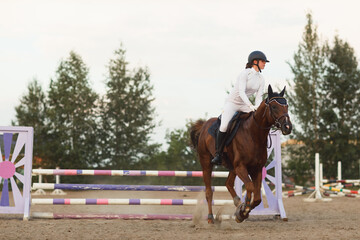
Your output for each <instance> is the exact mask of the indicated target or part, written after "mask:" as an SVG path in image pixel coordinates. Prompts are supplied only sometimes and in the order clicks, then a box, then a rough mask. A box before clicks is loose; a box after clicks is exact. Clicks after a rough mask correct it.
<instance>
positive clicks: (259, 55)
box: [248, 51, 270, 72]
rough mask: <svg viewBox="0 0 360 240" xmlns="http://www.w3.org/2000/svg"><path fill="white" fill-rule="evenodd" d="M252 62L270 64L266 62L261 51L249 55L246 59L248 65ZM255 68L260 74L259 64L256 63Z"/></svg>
mask: <svg viewBox="0 0 360 240" xmlns="http://www.w3.org/2000/svg"><path fill="white" fill-rule="evenodd" d="M254 60H263V61H265V62H270V61H269V60H267V58H266V56H265V54H264V53H263V52H261V51H253V52H251V53H250V55H249V57H248V64H252V63H253V61H254ZM255 66H257V67H258V69H259V71H260V72H261V69H260V67H259V63H256V64H255Z"/></svg>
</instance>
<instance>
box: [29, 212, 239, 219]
mask: <svg viewBox="0 0 360 240" xmlns="http://www.w3.org/2000/svg"><path fill="white" fill-rule="evenodd" d="M32 217H33V218H41V219H44V218H45V219H125V220H131V219H133V220H192V219H193V218H194V217H193V215H191V214H62V213H49V212H47V213H46V212H45V213H44V212H33V213H32ZM214 217H215V218H216V216H215V215H214ZM206 218H207V216H204V219H206ZM221 218H222V219H223V220H229V219H235V218H234V216H232V215H221Z"/></svg>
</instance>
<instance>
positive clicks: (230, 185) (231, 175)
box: [226, 171, 241, 207]
mask: <svg viewBox="0 0 360 240" xmlns="http://www.w3.org/2000/svg"><path fill="white" fill-rule="evenodd" d="M235 177H236V175H235V172H234V171H230V172H229V176H228V178H227V179H226V187H227V189H228V191H229V193H230V195H231V197H232V198H233V200H234V205H235V207H238V206H239V205H240V203H241V200H240V197H239V196H238V195H237V194H236V192H235V190H234V181H235Z"/></svg>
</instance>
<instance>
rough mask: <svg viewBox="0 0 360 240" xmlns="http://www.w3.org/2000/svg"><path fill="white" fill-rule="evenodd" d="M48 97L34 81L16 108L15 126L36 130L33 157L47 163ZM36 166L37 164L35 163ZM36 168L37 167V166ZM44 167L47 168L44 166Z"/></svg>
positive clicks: (13, 122)
mask: <svg viewBox="0 0 360 240" xmlns="http://www.w3.org/2000/svg"><path fill="white" fill-rule="evenodd" d="M46 110H47V102H46V95H45V93H44V91H43V90H42V87H41V85H40V84H39V82H38V81H37V80H36V79H34V80H33V81H31V82H30V83H29V84H28V86H27V92H26V94H24V95H23V96H22V97H21V98H20V104H19V105H18V106H16V107H15V112H16V114H15V118H16V120H14V121H12V125H13V126H15V125H16V126H30V127H33V128H34V148H33V155H34V156H35V157H39V158H41V159H43V160H44V161H43V162H42V164H45V163H46V155H45V154H44V153H45V149H46V144H45V143H46V141H44V139H46V138H47V128H46V119H47V118H46ZM34 164H36V162H34ZM35 167H36V166H35ZM42 167H46V165H45V166H42Z"/></svg>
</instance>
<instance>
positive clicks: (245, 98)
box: [211, 51, 269, 165]
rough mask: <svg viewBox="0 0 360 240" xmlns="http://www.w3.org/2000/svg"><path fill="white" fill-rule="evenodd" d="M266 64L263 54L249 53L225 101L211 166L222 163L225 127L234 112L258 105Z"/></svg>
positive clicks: (245, 110) (262, 90) (251, 108)
mask: <svg viewBox="0 0 360 240" xmlns="http://www.w3.org/2000/svg"><path fill="white" fill-rule="evenodd" d="M267 62H269V61H268V60H267V58H266V56H265V54H264V53H263V52H261V51H253V52H252V53H250V55H249V57H248V62H247V64H246V68H245V70H243V71H242V72H241V73H240V75H239V77H238V78H237V80H236V83H235V86H234V88H233V89H232V90H231V92H230V94H229V96H228V97H227V99H226V101H225V105H224V108H223V113H222V115H221V124H220V128H219V130H218V132H217V135H216V139H215V146H216V153H215V157H214V158H213V159H212V160H211V163H212V164H216V165H221V163H222V155H223V150H224V145H225V136H226V131H227V127H228V124H229V121H230V120H231V118H232V117H233V116H234V114H235V112H237V111H238V112H251V111H255V110H256V109H257V107H258V106H259V105H260V103H261V101H262V94H263V92H264V85H265V80H264V77H263V76H262V75H261V74H260V73H261V70H263V69H264V68H265V64H266V63H267ZM253 94H255V96H256V97H255V106H254V105H253V104H252V103H251V102H250V100H249V97H250V96H251V95H253Z"/></svg>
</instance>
